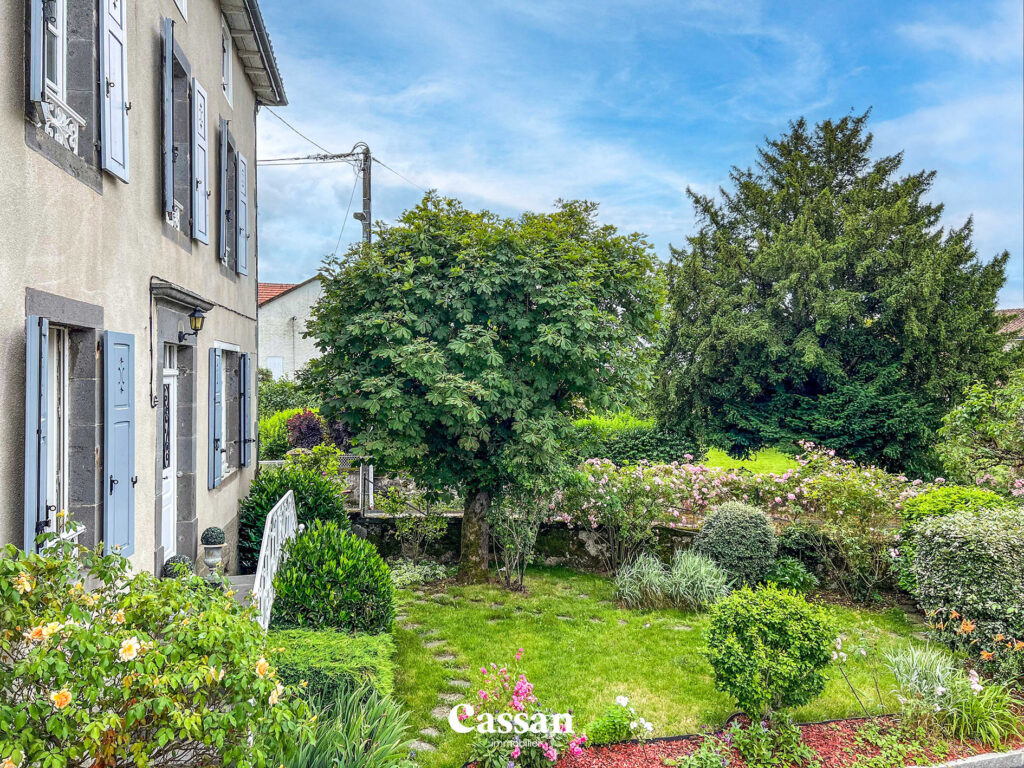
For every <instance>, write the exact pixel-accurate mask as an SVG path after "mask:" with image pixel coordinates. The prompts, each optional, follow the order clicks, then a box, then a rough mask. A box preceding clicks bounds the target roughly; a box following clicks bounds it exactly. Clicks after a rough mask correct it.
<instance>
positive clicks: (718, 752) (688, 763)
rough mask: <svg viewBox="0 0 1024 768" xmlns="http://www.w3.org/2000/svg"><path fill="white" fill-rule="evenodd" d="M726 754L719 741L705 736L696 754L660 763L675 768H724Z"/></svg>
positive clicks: (663, 759)
mask: <svg viewBox="0 0 1024 768" xmlns="http://www.w3.org/2000/svg"><path fill="white" fill-rule="evenodd" d="M728 754H729V752H728V747H727V746H726V745H725V744H724V743H723V742H722V740H721V739H718V738H715V737H713V736H705V737H704V738H703V739H701V741H700V746H699V747H697V751H696V752H693V753H691V754H689V755H684V756H683V757H678V758H675V759H671V758H662V761H661V763H662V765H669V766H676V768H724V766H725V765H728V763H729V759H728Z"/></svg>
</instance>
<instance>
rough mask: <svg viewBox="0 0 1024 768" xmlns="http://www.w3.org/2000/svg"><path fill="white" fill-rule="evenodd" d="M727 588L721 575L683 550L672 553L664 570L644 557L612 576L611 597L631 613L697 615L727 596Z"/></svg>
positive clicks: (654, 560)
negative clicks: (662, 611) (659, 611)
mask: <svg viewBox="0 0 1024 768" xmlns="http://www.w3.org/2000/svg"><path fill="white" fill-rule="evenodd" d="M730 588H731V586H730V579H729V577H728V576H727V575H726V573H725V571H723V570H722V569H721V568H719V567H718V566H717V565H715V563H714V562H713V561H712V560H711V559H709V558H707V557H704V556H703V555H698V554H695V553H693V552H689V551H686V550H676V552H675V553H674V554H673V555H672V562H671V563H670V564H669V565H667V566H666V565H664V564H663V563H662V562H661V561H660V560H658V559H657V558H656V557H655V556H654V555H651V554H647V553H644V554H642V555H640V557H638V558H637V559H636V560H634V561H633V562H631V563H628V564H627V565H624V566H623V567H622V568H620V569H619V572H618V573H617V574H616V575H615V596H616V597H617V598H618V599H619V601H620V602H621V603H622V604H623V605H624V606H626V607H627V608H633V609H636V608H648V609H650V608H662V607H665V606H673V607H676V608H681V609H683V610H687V611H701V610H704V609H706V608H707V607H708V606H710V605H712V604H713V603H715V602H716V601H718V600H720V599H721V598H723V597H725V596H726V595H727V594H729V591H730Z"/></svg>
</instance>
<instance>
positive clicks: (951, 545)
mask: <svg viewBox="0 0 1024 768" xmlns="http://www.w3.org/2000/svg"><path fill="white" fill-rule="evenodd" d="M913 572H914V576H915V578H916V579H917V594H916V597H917V600H918V602H919V603H920V604H921V606H922V607H923V608H924V609H925V610H926V611H928V612H929V613H931V614H932V615H934V616H937V617H938V618H939V619H940V620H941V621H940V624H942V625H943V626H939V627H938V628H939V630H940V632H941V633H942V636H943V638H944V639H945V640H946V641H947V642H950V643H951V644H953V645H954V646H959V647H967V646H971V645H974V644H975V641H976V640H977V638H978V637H979V636H980V637H982V638H986V639H987V638H990V637H992V636H993V635H996V634H1003V635H1006V636H1007V637H1009V638H1017V639H1020V638H1024V600H1021V595H1024V519H1022V518H1021V515H1020V512H1019V511H1018V510H1016V509H1014V510H995V511H981V512H976V513H971V512H958V513H956V514H952V515H946V516H945V517H930V518H926V519H925V520H922V521H921V522H920V523H919V524H918V526H917V554H916V556H915V558H914V567H913ZM954 611H955V612H956V613H957V614H959V616H960V617H963V620H964V621H967V622H969V623H971V624H975V625H976V631H974V630H972V631H965V625H964V624H963V623H961V622H957V621H956V618H957V617H954V616H953V612H954Z"/></svg>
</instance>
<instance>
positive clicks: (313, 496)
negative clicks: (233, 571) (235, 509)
mask: <svg viewBox="0 0 1024 768" xmlns="http://www.w3.org/2000/svg"><path fill="white" fill-rule="evenodd" d="M288 491H294V492H295V508H296V512H297V513H298V520H299V524H300V525H305V526H306V527H307V528H308V527H309V526H310V525H311V524H312V523H313V521H314V520H331V521H334V522H336V523H337V524H338V525H339V526H341V527H342V528H345V529H347V528H348V527H349V521H348V514H347V513H346V512H345V490H344V488H343V487H342V486H341V485H339V484H338V483H337V482H335V481H334V480H332V479H330V478H327V477H324V476H323V475H321V474H319V473H317V472H307V471H303V470H301V469H295V468H288V467H284V468H274V469H261V470H260V471H259V472H258V473H257V474H256V477H255V479H254V480H253V481H252V485H251V486H249V494H248V495H247V496H246V497H245V498H244V499H242V501H241V502H240V503H239V523H238V564H239V569H240V570H241V572H242V573H254V572H255V570H256V562H257V560H258V559H259V555H260V544H261V543H262V541H263V527H264V524H265V523H266V521H267V515H268V514H269V513H270V510H271V509H273V508H274V505H275V504H277V502H279V501H280V500H281V499H282V497H284V495H285V494H286V493H287V492H288Z"/></svg>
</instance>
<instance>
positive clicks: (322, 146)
mask: <svg viewBox="0 0 1024 768" xmlns="http://www.w3.org/2000/svg"><path fill="white" fill-rule="evenodd" d="M264 109H266V110H267V112H269V113H270V114H272V115H273V116H274V117H276V118H277V119H278V120H280V121H281V122H282V123H284V124H285V125H287V126H288V127H289V128H291V129H292V130H293V131H294V132H295V133H296V134H298V135H299V136H301V137H302V138H303V139H305V140H306V141H308V142H309V143H310V144H312V145H313V146H314V147H316V148H317V149H321V150H323V151H324V152H326V153H327V154H331V150H329V149H327V147H325V146H324V145H323V144H317V143H316V142H315V141H313V140H312V139H311V138H309V136H307V135H306V134H304V133H303V132H302V131H300V130H299V129H298V128H296V127H295V126H294V125H292V124H291V123H289V122H288V121H287V120H285V119H284V118H283V117H281V116H280V115H279V114H277V112H275V111H274V110H272V109H271V108H270V107H264Z"/></svg>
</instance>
